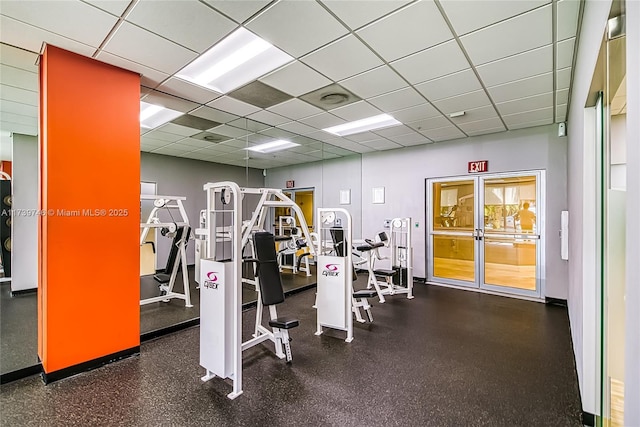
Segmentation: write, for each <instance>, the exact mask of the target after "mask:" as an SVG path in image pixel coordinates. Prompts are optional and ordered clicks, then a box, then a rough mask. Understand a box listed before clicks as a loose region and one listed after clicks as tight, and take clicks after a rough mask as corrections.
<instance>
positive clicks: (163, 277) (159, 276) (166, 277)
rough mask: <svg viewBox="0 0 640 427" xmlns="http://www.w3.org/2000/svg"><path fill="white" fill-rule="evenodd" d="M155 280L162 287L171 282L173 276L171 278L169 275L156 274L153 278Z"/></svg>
mask: <svg viewBox="0 0 640 427" xmlns="http://www.w3.org/2000/svg"><path fill="white" fill-rule="evenodd" d="M153 278H154V279H155V281H156V282H159V283H160V284H162V285H164V284H165V283H169V281H171V276H169V275H168V274H156V275H154V276H153Z"/></svg>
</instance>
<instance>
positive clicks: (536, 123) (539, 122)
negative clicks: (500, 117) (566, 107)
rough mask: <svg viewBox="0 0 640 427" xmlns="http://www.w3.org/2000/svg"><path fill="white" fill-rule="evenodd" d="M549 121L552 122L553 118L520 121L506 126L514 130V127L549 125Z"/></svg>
mask: <svg viewBox="0 0 640 427" xmlns="http://www.w3.org/2000/svg"><path fill="white" fill-rule="evenodd" d="M551 123H553V119H551V118H549V119H542V120H535V121H532V122H522V123H518V124H514V125H508V127H509V130H516V129H524V128H532V127H536V126H544V125H550V124H551Z"/></svg>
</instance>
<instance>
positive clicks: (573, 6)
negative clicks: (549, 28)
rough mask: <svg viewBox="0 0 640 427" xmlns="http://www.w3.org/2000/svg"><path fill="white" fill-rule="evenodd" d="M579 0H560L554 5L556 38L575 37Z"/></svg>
mask: <svg viewBox="0 0 640 427" xmlns="http://www.w3.org/2000/svg"><path fill="white" fill-rule="evenodd" d="M579 11H580V0H560V1H559V2H558V3H557V6H556V22H557V24H558V26H557V30H556V39H557V40H564V39H568V38H570V37H575V35H576V31H577V29H578V12H579Z"/></svg>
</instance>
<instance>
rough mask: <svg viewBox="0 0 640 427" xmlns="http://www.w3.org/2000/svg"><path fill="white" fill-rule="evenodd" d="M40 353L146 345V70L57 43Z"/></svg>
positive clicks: (45, 61) (47, 126)
mask: <svg viewBox="0 0 640 427" xmlns="http://www.w3.org/2000/svg"><path fill="white" fill-rule="evenodd" d="M40 68H41V70H40V71H41V73H40V74H41V103H40V108H41V116H40V117H41V129H42V131H41V135H40V138H41V153H40V155H41V169H42V170H41V176H42V178H41V204H42V206H41V208H42V210H43V211H47V214H46V216H43V217H42V218H41V224H40V237H41V239H40V266H39V269H40V282H41V283H40V285H41V288H40V289H41V290H40V292H39V319H40V321H39V354H40V358H41V359H42V363H43V367H44V370H45V372H47V373H49V372H54V371H57V370H60V369H64V368H67V367H70V366H73V365H77V364H80V363H83V362H87V361H91V360H93V359H96V358H100V357H103V356H107V355H110V354H113V353H117V352H119V351H123V350H128V349H131V348H134V347H136V346H139V345H140V306H139V301H140V278H139V270H140V261H139V257H140V249H139V243H138V236H139V232H140V124H139V105H140V78H139V76H138V75H137V74H135V73H132V72H129V71H126V70H122V69H119V68H116V67H113V66H110V65H107V64H103V63H101V62H99V61H96V60H93V59H90V58H87V57H84V56H80V55H77V54H74V53H71V52H68V51H65V50H62V49H59V48H56V47H54V46H47V47H46V48H45V51H44V54H43V56H42V58H41V61H40Z"/></svg>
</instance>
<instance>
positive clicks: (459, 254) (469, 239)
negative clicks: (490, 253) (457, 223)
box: [433, 234, 476, 282]
mask: <svg viewBox="0 0 640 427" xmlns="http://www.w3.org/2000/svg"><path fill="white" fill-rule="evenodd" d="M475 270H476V268H475V238H474V237H473V236H452V235H446V234H434V235H433V275H434V276H435V277H438V278H444V279H453V280H463V281H467V282H475V280H476V274H475Z"/></svg>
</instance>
